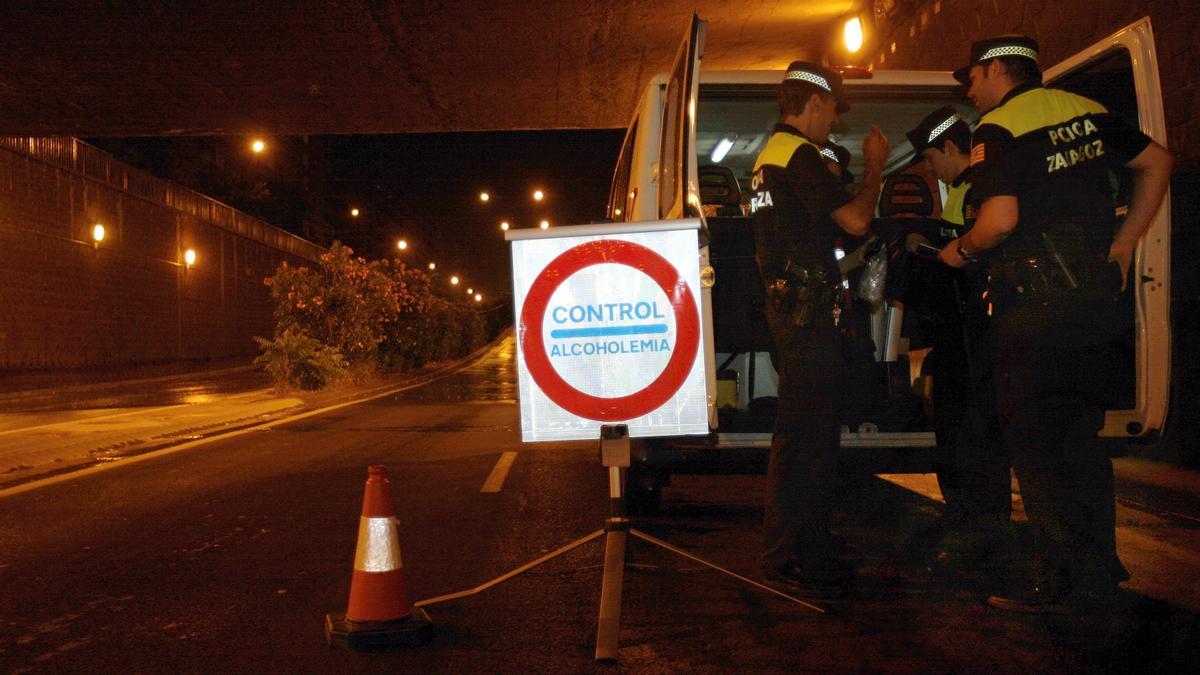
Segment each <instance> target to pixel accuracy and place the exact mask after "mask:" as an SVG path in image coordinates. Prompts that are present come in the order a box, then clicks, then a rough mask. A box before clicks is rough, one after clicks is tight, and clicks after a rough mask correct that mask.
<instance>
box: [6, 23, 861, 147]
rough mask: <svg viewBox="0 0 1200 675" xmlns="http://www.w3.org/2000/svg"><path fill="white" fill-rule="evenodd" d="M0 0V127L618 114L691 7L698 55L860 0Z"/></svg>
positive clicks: (430, 126) (733, 62)
mask: <svg viewBox="0 0 1200 675" xmlns="http://www.w3.org/2000/svg"><path fill="white" fill-rule="evenodd" d="M70 4H71V7H70V9H69V10H67V9H66V8H65V7H64V6H63V4H60V3H47V2H38V1H36V0H14V1H11V2H6V3H4V8H3V9H0V33H2V34H3V35H4V36H5V38H4V40H2V41H0V63H2V64H4V67H3V68H0V72H2V73H3V75H0V110H3V111H4V112H3V114H2V115H0V135H4V134H18V135H58V134H70V135H76V136H121V135H156V136H161V135H189V134H237V133H247V132H266V133H271V134H279V135H282V134H319V133H340V134H364V133H399V132H428V131H474V130H507V129H564V128H615V127H623V126H625V124H626V122H627V121H628V114H629V113H630V111H631V110H632V109H633V106H634V104H635V103H636V99H637V96H638V93H639V88H640V87H641V85H643V84H644V83H645V81H646V79H647V78H648V77H650V76H651V75H653V74H654V73H656V72H659V71H664V70H666V69H667V68H668V67H669V66H670V64H671V61H672V59H673V58H674V54H675V49H676V47H677V45H678V42H679V40H680V38H681V37H682V35H683V31H684V29H685V28H686V27H687V21H688V19H689V18H690V16H691V13H692V11H693V10H695V11H696V12H698V13H699V14H700V16H701V17H702V18H705V19H709V20H713V22H712V27H711V29H710V33H709V50H708V55H707V57H706V66H708V67H718V68H723V69H741V68H775V67H783V66H786V65H787V63H788V61H789V60H791V59H793V58H796V57H797V55H800V54H809V55H812V56H817V55H819V54H821V53H822V52H824V51H825V48H826V46H827V44H828V43H829V41H830V39H831V38H832V37H835V35H834V33H835V28H836V27H837V26H839V25H840V22H841V21H842V20H844V18H845V17H846V16H848V15H850V14H852V13H855V12H863V11H866V10H867V5H868V4H870V3H869V0H804V1H802V2H796V1H794V0H757V1H755V2H744V3H743V2H728V0H654V1H646V0H560V1H559V2H544V1H542V0H514V1H508V2H479V1H477V0H476V1H467V2H440V1H434V0H418V1H401V0H332V1H321V2H316V1H313V0H301V1H300V2H266V3H233V2H200V3H184V4H178V3H163V2H145V1H135V2H126V3H100V2H88V3H70Z"/></svg>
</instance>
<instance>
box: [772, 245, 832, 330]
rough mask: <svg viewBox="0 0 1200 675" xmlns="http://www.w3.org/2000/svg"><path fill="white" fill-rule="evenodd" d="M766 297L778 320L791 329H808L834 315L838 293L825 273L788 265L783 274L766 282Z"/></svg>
mask: <svg viewBox="0 0 1200 675" xmlns="http://www.w3.org/2000/svg"><path fill="white" fill-rule="evenodd" d="M766 294H767V302H768V304H769V305H770V308H771V311H772V312H773V313H774V314H775V316H776V317H777V320H781V321H784V322H786V323H787V325H788V326H789V327H790V328H809V327H811V326H814V325H816V323H817V321H818V320H822V318H823V317H829V316H834V315H835V311H834V310H835V307H836V304H837V289H836V287H835V286H834V284H833V282H831V281H830V280H829V275H827V274H826V273H825V271H824V270H820V269H816V268H813V267H806V266H803V265H797V264H795V263H793V262H791V261H789V262H788V263H787V265H786V266H785V268H784V270H783V272H782V274H777V275H775V276H773V277H771V278H769V279H767V282H766ZM835 320H836V317H835ZM831 323H832V322H831Z"/></svg>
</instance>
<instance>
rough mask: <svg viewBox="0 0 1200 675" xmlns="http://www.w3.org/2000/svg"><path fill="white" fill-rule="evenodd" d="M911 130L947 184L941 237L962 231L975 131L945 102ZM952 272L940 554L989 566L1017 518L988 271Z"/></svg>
mask: <svg viewBox="0 0 1200 675" xmlns="http://www.w3.org/2000/svg"><path fill="white" fill-rule="evenodd" d="M906 135H907V136H908V140H909V143H911V144H912V146H913V150H915V151H916V152H917V154H918V155H919V156H920V157H921V158H922V159H923V160H924V161H925V162H926V164H928V165H929V167H930V168H931V169H932V171H933V174H934V175H935V176H936V177H937V179H938V180H940V181H941V182H943V183H945V184H946V186H947V189H946V193H947V194H946V200H945V202H944V203H943V204H942V222H943V226H942V227H941V228H940V232H939V233H938V234H940V235H941V237H942V238H941V239H940V241H942V242H944V241H945V240H946V239H947V238H950V239H953V238H955V237H958V236H960V235H961V234H962V233H963V231H964V230H965V229H966V228H967V227H969V226H970V225H972V224H973V221H974V215H973V214H971V215H970V217H968V214H967V213H966V208H965V207H966V204H967V202H968V198H967V194H968V192H969V191H970V189H971V180H970V164H971V157H970V155H969V154H968V153H969V152H970V150H971V128H970V127H969V126H968V125H967V122H966V120H964V119H963V118H962V116H961V115H959V114H958V111H957V110H955V108H954V107H953V106H943V107H941V108H938V109H937V110H935V111H933V112H932V113H930V114H929V115H927V116H926V117H925V118H924V119H923V120H921V122H920V123H919V124H918V125H917V126H916V127H915V128H913V129H912V130H910V131H908V132H907V133H906ZM943 269H945V268H943ZM949 271H950V272H951V273H952V274H953V276H952V277H951V278H949V279H939V281H944V282H947V283H948V284H949V285H950V286H952V288H950V289H941V290H942V291H952V292H951V293H948V294H946V296H948V297H949V298H950V299H951V302H952V303H953V304H954V305H956V307H955V308H954V309H953V311H949V312H947V311H945V308H942V311H941V312H939V313H938V314H937V316H939V317H941V318H942V319H943V320H942V321H940V322H939V323H938V324H937V325H935V326H932V327H931V330H930V331H929V332H930V335H928V336H927V337H928V338H929V340H930V343H931V346H932V347H933V349H932V350H931V352H930V354H929V356H927V357H926V364H927V367H928V370H929V372H930V373H931V374H932V375H933V406H934V407H933V409H934V419H935V429H936V432H937V436H938V446H939V447H940V448H943V449H946V450H948V451H949V452H950V453H951V455H950V456H949V457H946V458H944V459H943V460H942V461H941V462H940V463H939V464H940V465H939V467H938V471H937V477H938V484H939V487H940V488H941V491H942V495H943V497H944V498H945V500H946V506H947V520H948V521H949V523H948V525H949V529H950V536H949V537H947V539H946V540H945V541H943V550H942V551H941V555H942V556H943V557H944V558H946V559H944V560H943V562H946V563H950V564H953V563H958V564H959V566H960V567H961V568H962V570H963V571H975V570H986V568H987V567H988V566H989V565H988V564H985V563H989V562H990V561H992V560H994V559H995V558H996V554H997V553H998V552H1000V550H1001V549H1002V548H1003V547H1002V546H1000V544H1001V543H1002V541H1003V535H1004V532H1005V529H1006V524H1007V522H1008V520H1009V517H1010V515H1011V507H1012V498H1011V485H1010V480H1009V469H1008V466H1009V465H1008V459H1007V457H1006V456H1005V454H1004V448H1003V445H1002V443H1001V442H1000V430H999V424H998V421H997V420H996V414H995V408H996V406H995V397H994V395H993V393H992V378H991V372H992V365H991V352H990V350H989V348H988V344H987V311H986V305H985V304H984V302H983V301H982V300H981V296H982V294H983V291H984V290H985V288H984V285H985V274H984V271H983V270H982V269H981V268H980V267H979V266H978V265H973V266H971V267H969V268H964V269H963V270H962V271H959V270H949ZM946 296H942V297H946Z"/></svg>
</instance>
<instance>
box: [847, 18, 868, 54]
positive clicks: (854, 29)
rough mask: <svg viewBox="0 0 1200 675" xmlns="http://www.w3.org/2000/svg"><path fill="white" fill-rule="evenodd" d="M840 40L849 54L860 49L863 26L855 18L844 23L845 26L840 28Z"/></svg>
mask: <svg viewBox="0 0 1200 675" xmlns="http://www.w3.org/2000/svg"><path fill="white" fill-rule="evenodd" d="M842 40H843V41H845V43H846V50H847V51H849V52H850V53H851V54H853V53H854V52H857V51H858V50H859V49H862V45H863V26H862V21H861V20H860V19H859V18H858V17H857V16H856V17H853V18H851V19H850V20H848V21H846V25H845V26H843V27H842Z"/></svg>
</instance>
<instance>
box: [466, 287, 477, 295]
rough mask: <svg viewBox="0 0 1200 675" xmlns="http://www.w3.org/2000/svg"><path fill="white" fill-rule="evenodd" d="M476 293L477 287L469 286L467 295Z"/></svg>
mask: <svg viewBox="0 0 1200 675" xmlns="http://www.w3.org/2000/svg"><path fill="white" fill-rule="evenodd" d="M474 294H475V289H474V288H468V289H467V295H474Z"/></svg>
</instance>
